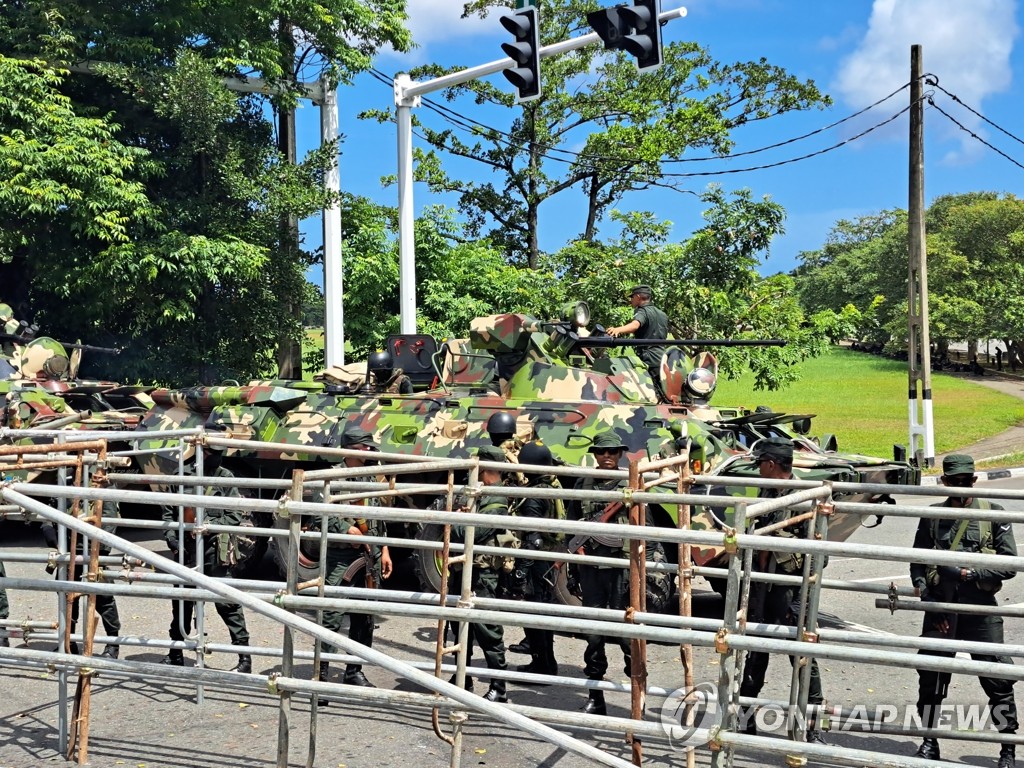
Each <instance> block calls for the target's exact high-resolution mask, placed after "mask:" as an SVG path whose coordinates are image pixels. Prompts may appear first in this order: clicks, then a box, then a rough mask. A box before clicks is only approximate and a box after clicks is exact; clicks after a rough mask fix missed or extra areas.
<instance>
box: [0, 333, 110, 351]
mask: <svg viewBox="0 0 1024 768" xmlns="http://www.w3.org/2000/svg"><path fill="white" fill-rule="evenodd" d="M37 338H44V337H39V336H36V337H31V338H30V337H28V336H19V335H18V334H16V333H0V341H16V342H18V343H19V344H28V343H30V342H32V341H35V340H36V339H37ZM57 343H58V344H60V345H61V346H62V347H64V348H65V349H80V350H82V351H83V352H105V353H107V354H110V355H120V354H121V349H120V348H119V347H95V346H93V345H92V344H73V343H71V342H69V341H58V342H57Z"/></svg>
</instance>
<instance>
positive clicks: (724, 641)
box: [715, 627, 729, 653]
mask: <svg viewBox="0 0 1024 768" xmlns="http://www.w3.org/2000/svg"><path fill="white" fill-rule="evenodd" d="M728 652H729V630H728V629H726V628H725V627H722V628H721V629H719V630H718V632H716V633H715V653H728Z"/></svg>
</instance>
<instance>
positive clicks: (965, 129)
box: [928, 97, 1024, 170]
mask: <svg viewBox="0 0 1024 768" xmlns="http://www.w3.org/2000/svg"><path fill="white" fill-rule="evenodd" d="M958 101H959V100H958ZM928 103H929V105H931V106H932V108H933V109H935V110H937V111H938V112H939V114H941V115H943V116H944V117H945V118H946V119H947V120H949V121H950V122H951V123H953V125H955V126H956V127H957V128H959V129H960V130H961V131H963V132H964V133H966V134H967V135H968V136H970V137H971V138H972V139H975V140H976V141H980V142H981V143H982V144H984V145H985V146H986V147H988V148H989V149H991V150H992V151H993V152H995V153H996V154H998V155H1002V156H1003V157H1005V158H1006V159H1007V160H1009V161H1010V162H1011V163H1013V164H1014V165H1016V166H1017V167H1018V168H1020V169H1022V170H1024V165H1021V164H1020V163H1019V162H1017V161H1016V160H1014V159H1013V158H1012V157H1010V156H1009V155H1008V154H1006V153H1005V152H1003V151H1002V150H1001V149H998V148H997V147H994V146H993V145H992V144H989V143H988V142H987V141H985V140H984V139H983V138H981V136H979V135H978V134H976V133H975V132H974V131H972V130H971V129H970V128H968V127H967V126H965V125H964V124H963V123H961V122H960V121H959V120H957V119H956V118H955V117H953V116H952V115H951V114H949V113H948V112H946V111H945V110H944V109H943V108H942V107H940V106H939V105H938V104H936V103H935V102H934V101H933V100H932V99H931V98H930V97H929V98H928ZM961 103H962V102H961ZM965 106H966V105H965ZM971 111H972V112H973V111H974V110H971ZM975 114H977V113H975ZM1004 133H1005V131H1004Z"/></svg>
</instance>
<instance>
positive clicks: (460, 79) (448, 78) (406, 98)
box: [395, 8, 686, 106]
mask: <svg viewBox="0 0 1024 768" xmlns="http://www.w3.org/2000/svg"><path fill="white" fill-rule="evenodd" d="M685 16H686V9H685V8H673V9H672V10H671V11H663V12H662V13H661V14H660V15H659V16H658V23H659V24H664V23H665V22H667V21H672V20H673V19H681V18H683V17H685ZM600 42H601V38H600V37H599V36H598V34H597V33H596V32H590V33H589V34H586V35H581V36H580V37H573V38H570V39H569V40H562V41H560V42H557V43H552V44H551V45H545V46H544V47H543V48H541V49H540V57H541V58H542V59H546V58H547V57H548V56H557V55H558V54H560V53H568V52H569V51H575V50H577V49H579V48H586V47H587V46H588V45H595V44H598V43H600ZM517 66H519V64H518V63H517V62H515V61H513V60H512V59H499V60H498V61H492V62H490V63H488V64H481V65H479V66H477V67H470V68H469V69H462V70H459V71H458V72H452V73H451V74H450V75H443V76H441V77H435V78H434V79H433V80H424V81H423V82H419V83H416V82H414V83H412V84H411V85H409V86H407V87H405V88H403V89H401V92H400V93H399V89H397V88H396V90H395V101H396V103H397V104H398V105H399V106H408V105H409V102H411V101H412V100H413V99H415V98H417V97H419V96H424V95H426V94H428V93H433V92H434V91H440V90H443V89H445V88H451V87H453V86H456V85H461V84H462V83H468V82H470V81H471V80H479V79H480V78H482V77H487V75H493V74H494V73H495V72H501V71H503V70H506V69H511V68H513V67H517ZM403 102H405V104H403Z"/></svg>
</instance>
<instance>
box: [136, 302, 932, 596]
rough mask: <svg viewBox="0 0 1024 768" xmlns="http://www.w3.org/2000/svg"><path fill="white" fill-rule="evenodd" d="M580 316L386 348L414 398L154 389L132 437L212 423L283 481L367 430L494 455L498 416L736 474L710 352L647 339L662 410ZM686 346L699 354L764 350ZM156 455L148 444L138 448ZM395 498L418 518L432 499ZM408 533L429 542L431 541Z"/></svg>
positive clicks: (361, 392) (291, 385)
mask: <svg viewBox="0 0 1024 768" xmlns="http://www.w3.org/2000/svg"><path fill="white" fill-rule="evenodd" d="M588 315H589V312H588V310H587V309H586V305H584V304H580V305H577V306H576V307H575V308H574V310H573V312H572V313H570V316H571V317H572V320H570V321H554V322H542V321H540V320H538V319H536V318H533V317H530V316H527V315H522V314H501V315H492V316H488V317H481V318H477V319H476V320H474V321H473V322H472V324H471V328H470V336H469V338H468V339H460V340H449V341H446V342H444V343H441V344H439V343H438V342H437V341H436V340H435V339H434V338H432V337H430V336H426V335H399V336H393V337H390V338H389V339H388V342H387V351H388V352H389V353H390V354H391V356H392V358H393V360H394V363H395V365H396V366H397V367H399V368H401V369H402V371H403V373H404V374H405V375H407V376H409V377H410V378H411V379H412V381H413V383H414V392H413V394H411V395H399V394H394V393H391V392H383V393H379V392H377V391H376V390H377V387H376V386H375V382H374V381H373V376H372V375H371V374H369V373H368V372H367V370H366V368H365V367H359V366H346V367H345V368H344V369H331V370H328V371H325V372H324V373H323V374H321V375H320V376H319V377H318V378H317V380H316V381H314V382H311V383H310V382H306V383H303V382H295V381H262V382H252V383H251V384H249V385H248V386H232V387H200V388H193V389H186V390H155V391H153V392H152V393H151V396H152V398H153V400H154V402H155V406H154V408H153V409H152V410H151V411H150V412H149V413H148V414H147V415H146V418H145V420H144V421H143V423H142V424H141V425H140V427H139V429H140V430H162V429H173V428H179V427H196V426H207V427H212V426H216V427H217V428H219V429H225V430H227V432H228V434H229V435H230V436H231V437H234V438H241V439H246V440H254V441H261V442H274V443H279V444H281V447H280V448H274V449H267V448H260V449H254V450H247V449H244V448H243V449H231V450H229V451H227V452H226V454H225V457H224V460H223V461H224V465H225V466H226V467H227V468H228V469H230V470H231V471H232V472H233V473H235V474H236V475H241V476H249V477H274V478H283V477H286V476H287V475H288V474H289V473H290V471H291V470H292V469H294V468H296V467H305V468H320V467H324V466H326V465H325V463H324V461H323V460H322V459H319V458H318V457H316V456H315V455H313V454H311V453H309V452H308V451H304V450H303V448H304V447H306V446H311V447H312V446H317V447H320V446H323V447H337V446H338V445H339V442H340V436H341V433H342V431H343V430H344V429H345V427H346V426H348V425H350V424H358V425H359V426H361V427H363V428H364V429H366V430H367V431H369V432H371V433H373V435H374V436H375V438H376V439H377V441H378V442H379V444H380V446H381V450H382V451H384V452H387V453H399V454H406V455H422V456H439V457H454V458H458V457H465V456H469V455H470V454H471V452H472V451H473V449H474V448H476V447H479V446H482V445H489V444H490V438H489V436H488V434H487V431H486V424H487V421H488V419H489V418H490V417H491V416H492V415H494V414H497V413H506V414H509V415H511V416H512V417H514V419H515V424H516V437H517V438H518V440H520V441H528V440H531V439H540V440H543V441H544V443H545V444H546V445H547V446H548V447H549V448H550V450H551V452H552V454H553V455H554V456H555V458H556V459H557V460H560V461H563V462H565V463H567V464H571V465H577V466H578V465H581V464H590V465H592V462H593V458H592V456H591V455H590V454H589V453H588V448H589V446H590V444H591V442H592V440H593V438H594V437H595V436H596V435H597V434H598V433H601V432H604V431H607V430H613V431H614V432H615V434H616V436H617V437H618V438H619V439H620V440H621V441H622V442H623V443H624V444H625V445H626V446H628V452H627V456H628V458H630V459H641V458H647V457H650V458H657V457H659V456H666V455H676V454H677V453H678V451H679V450H681V449H683V448H684V447H688V451H689V461H690V464H691V469H692V471H694V472H696V473H702V472H708V471H714V470H715V468H716V467H719V466H723V465H726V463H727V462H728V465H729V466H734V467H736V468H737V471H738V472H739V473H741V474H742V473H743V466H742V463H736V462H738V461H739V459H738V457H742V456H743V455H745V453H746V448H745V447H744V445H743V444H742V443H741V442H739V441H737V440H736V439H735V435H733V434H732V433H730V432H729V430H724V429H723V428H722V427H721V424H720V423H719V424H718V425H716V424H715V423H713V422H716V421H717V422H722V420H723V419H728V418H737V417H741V416H743V415H744V412H743V410H742V409H724V408H723V409H720V408H714V407H712V406H711V405H710V404H709V399H710V397H711V395H712V394H713V392H714V383H715V377H716V375H717V364H716V362H715V358H714V356H713V355H712V354H711V353H709V352H706V351H704V352H700V353H699V354H697V355H688V354H687V353H686V351H685V350H684V348H682V347H681V346H678V345H680V344H681V342H679V341H672V340H668V341H665V340H659V341H656V342H647V343H657V344H661V345H665V344H668V345H670V346H669V349H668V351H667V352H666V354H665V356H664V357H663V361H662V366H661V377H662V386H663V390H664V392H665V393H666V399H667V402H659V401H658V396H657V393H656V389H655V386H654V381H653V380H652V378H651V375H650V373H649V372H648V370H647V367H646V366H645V365H644V364H643V363H642V362H641V361H640V359H639V357H637V356H636V355H635V353H634V352H633V351H632V349H631V347H635V346H640V345H642V344H643V343H645V342H637V341H632V340H625V341H623V340H615V339H611V338H609V337H607V336H604V335H602V334H601V333H600V327H599V326H598V327H596V328H595V331H594V332H589V331H588V330H587V327H586V326H587V325H588V324H589V316H588ZM682 343H685V344H686V346H687V347H688V348H694V347H698V346H699V347H713V346H715V345H726V344H736V343H745V344H749V343H762V342H731V341H727V340H725V341H721V340H689V341H686V342H682ZM769 343H772V342H769ZM160 446H161V442H160V441H157V440H154V441H149V442H148V443H144V444H143V446H142V447H144V448H146V447H148V448H152V449H159V448H160ZM147 462H148V463H147V466H146V467H145V469H146V471H148V472H155V473H164V474H171V473H173V472H175V471H176V469H177V459H176V457H174V458H173V459H172V458H171V457H170V456H161V454H160V453H153V454H150V455H149V458H148V459H147ZM862 468H863V465H861V464H857V463H855V462H852V461H849V460H846V459H842V458H838V457H837V458H831V457H830V458H828V460H823V459H822V458H821V457H820V456H818V455H817V453H815V455H813V456H810V455H808V456H807V457H806V461H805V457H804V455H803V452H802V453H801V456H800V459H799V460H798V462H797V474H798V475H800V476H805V475H806V476H815V477H830V478H834V479H851V480H855V479H858V477H859V476H860V472H861V469H862ZM892 472H893V478H892V479H893V481H900V482H903V481H906V480H907V478H909V477H910V474H911V472H912V470H911V468H910V467H909V465H907V464H906V463H903V464H902V465H901V466H899V467H896V466H894V467H893V468H892ZM422 479H424V480H429V479H432V478H422ZM402 501H403V503H405V504H407V505H409V506H411V507H415V508H425V507H427V506H428V505H429V504H430V503H431V502H432V501H433V499H432V498H429V497H426V498H425V497H415V498H406V499H403V500H402ZM652 513H653V515H654V518H655V520H656V521H657V522H658V523H659V524H662V525H674V524H675V517H676V510H675V508H674V507H673V506H671V505H664V506H656V507H654V508H653V509H652ZM713 525H715V522H714V520H713V519H712V518H711V517H710V516H706V515H704V516H701V515H698V516H697V517H696V518H695V519H694V521H693V527H694V528H695V529H701V528H707V527H711V526H713ZM392 533H394V532H392ZM407 535H409V536H412V535H419V536H421V537H427V538H433V536H434V535H436V531H432V530H423V531H418V532H417V531H409V532H407ZM847 535H848V534H847ZM693 554H694V561H695V562H696V563H697V564H698V565H705V564H709V563H712V562H715V561H716V560H719V559H720V558H721V557H722V555H723V552H722V551H721V550H720V549H717V548H705V549H701V550H699V551H695V552H694V553H693ZM428 558H429V559H428V561H427V562H425V563H422V565H424V567H423V569H422V570H423V572H424V574H425V575H427V576H428V577H429V580H430V581H434V580H435V579H436V566H435V565H434V563H433V557H432V556H428Z"/></svg>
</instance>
